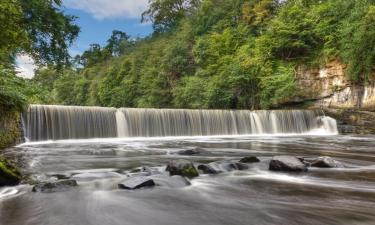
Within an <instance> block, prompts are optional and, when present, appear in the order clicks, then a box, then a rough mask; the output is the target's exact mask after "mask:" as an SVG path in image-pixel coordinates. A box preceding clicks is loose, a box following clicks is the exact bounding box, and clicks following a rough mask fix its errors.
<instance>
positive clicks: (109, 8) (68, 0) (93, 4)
mask: <svg viewBox="0 0 375 225" xmlns="http://www.w3.org/2000/svg"><path fill="white" fill-rule="evenodd" d="M64 6H65V7H67V8H72V9H78V10H82V11H85V12H87V13H90V14H91V15H92V16H94V18H96V19H98V20H103V19H113V18H140V16H141V14H142V12H144V11H145V10H146V9H147V6H148V0H78V1H77V0H65V1H64Z"/></svg>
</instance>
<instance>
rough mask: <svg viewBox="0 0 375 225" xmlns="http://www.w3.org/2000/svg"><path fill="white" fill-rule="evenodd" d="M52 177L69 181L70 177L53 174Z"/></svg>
mask: <svg viewBox="0 0 375 225" xmlns="http://www.w3.org/2000/svg"><path fill="white" fill-rule="evenodd" d="M51 177H56V179H58V180H67V179H69V177H70V176H69V175H66V174H52V175H51Z"/></svg>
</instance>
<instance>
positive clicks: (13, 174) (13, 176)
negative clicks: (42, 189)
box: [0, 157, 21, 187]
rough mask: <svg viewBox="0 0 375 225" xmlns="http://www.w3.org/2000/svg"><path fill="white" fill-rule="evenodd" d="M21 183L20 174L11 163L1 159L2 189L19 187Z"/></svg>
mask: <svg viewBox="0 0 375 225" xmlns="http://www.w3.org/2000/svg"><path fill="white" fill-rule="evenodd" d="M20 181H21V175H20V172H19V171H18V170H17V169H16V167H14V166H13V165H12V164H11V163H10V162H9V161H7V160H6V159H4V158H1V157H0V187H1V186H12V185H17V184H19V183H20Z"/></svg>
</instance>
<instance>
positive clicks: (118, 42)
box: [105, 30, 130, 56]
mask: <svg viewBox="0 0 375 225" xmlns="http://www.w3.org/2000/svg"><path fill="white" fill-rule="evenodd" d="M129 38H130V36H129V35H127V34H126V33H125V32H122V31H119V30H113V31H112V35H111V37H110V38H109V39H108V40H107V46H106V47H105V48H106V49H108V50H109V52H110V53H111V55H113V56H119V55H120V53H122V52H123V49H122V47H124V45H126V42H129Z"/></svg>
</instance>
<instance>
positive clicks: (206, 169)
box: [198, 164, 222, 174]
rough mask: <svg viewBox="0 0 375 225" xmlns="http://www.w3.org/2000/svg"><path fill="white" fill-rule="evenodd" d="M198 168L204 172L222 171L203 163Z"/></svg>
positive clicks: (216, 172)
mask: <svg viewBox="0 0 375 225" xmlns="http://www.w3.org/2000/svg"><path fill="white" fill-rule="evenodd" d="M198 170H201V171H202V172H203V173H204V174H218V173H221V172H222V171H220V170H217V169H215V168H214V167H213V166H211V165H210V164H201V165H199V166H198Z"/></svg>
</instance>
